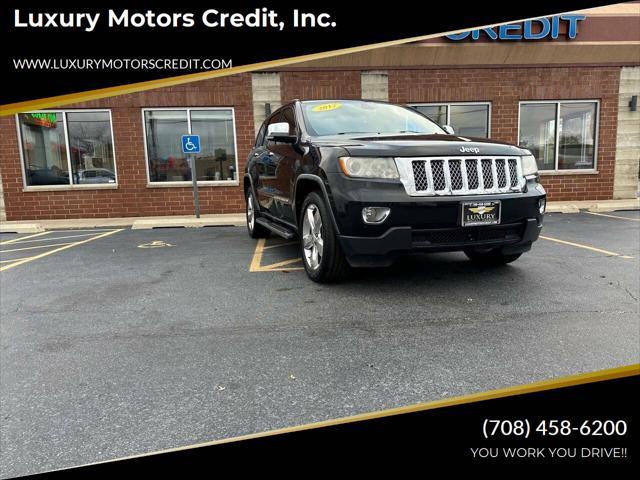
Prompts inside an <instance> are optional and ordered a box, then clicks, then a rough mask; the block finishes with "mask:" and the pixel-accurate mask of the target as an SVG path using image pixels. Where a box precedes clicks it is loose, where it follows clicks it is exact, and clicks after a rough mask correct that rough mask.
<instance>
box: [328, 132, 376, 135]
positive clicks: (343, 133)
mask: <svg viewBox="0 0 640 480" xmlns="http://www.w3.org/2000/svg"><path fill="white" fill-rule="evenodd" d="M350 133H366V134H368V135H374V134H376V135H379V134H380V132H378V133H375V132H338V133H336V134H335V135H348V134H350Z"/></svg>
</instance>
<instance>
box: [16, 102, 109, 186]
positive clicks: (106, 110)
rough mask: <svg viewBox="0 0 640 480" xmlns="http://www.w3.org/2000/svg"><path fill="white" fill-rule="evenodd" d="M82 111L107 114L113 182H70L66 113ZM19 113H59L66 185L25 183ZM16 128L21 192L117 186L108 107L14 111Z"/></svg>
mask: <svg viewBox="0 0 640 480" xmlns="http://www.w3.org/2000/svg"><path fill="white" fill-rule="evenodd" d="M78 112H80V113H82V112H107V113H108V114H109V130H110V131H111V150H112V152H113V173H114V175H115V177H116V181H115V183H83V184H74V183H72V182H73V180H72V177H71V151H70V150H71V149H70V148H69V132H68V130H67V115H66V114H67V113H78ZM21 113H61V114H62V122H63V127H64V141H65V147H66V150H67V169H68V171H69V184H68V185H27V171H26V169H25V165H24V152H23V148H24V145H23V143H22V129H21V128H20V114H21ZM15 119H16V130H17V131H18V146H19V151H20V169H21V171H22V191H23V192H43V191H44V192H46V191H56V190H113V189H117V188H118V162H117V158H118V157H117V155H116V139H115V137H114V135H113V116H112V114H111V110H109V109H108V108H50V109H45V110H28V111H26V112H20V113H16V115H15Z"/></svg>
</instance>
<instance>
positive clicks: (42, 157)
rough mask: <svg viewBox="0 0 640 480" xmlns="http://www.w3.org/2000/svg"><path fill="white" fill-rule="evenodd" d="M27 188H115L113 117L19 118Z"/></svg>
mask: <svg viewBox="0 0 640 480" xmlns="http://www.w3.org/2000/svg"><path fill="white" fill-rule="evenodd" d="M18 125H19V130H20V143H21V146H22V159H23V162H24V173H25V175H24V179H25V185H26V186H43V185H49V186H51V185H70V186H75V185H86V184H115V183H116V168H115V158H114V153H113V134H112V129H111V113H110V112H109V111H98V110H69V111H46V112H28V113H20V114H18Z"/></svg>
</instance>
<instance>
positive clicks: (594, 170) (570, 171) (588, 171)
mask: <svg viewBox="0 0 640 480" xmlns="http://www.w3.org/2000/svg"><path fill="white" fill-rule="evenodd" d="M534 103H537V104H540V103H542V104H548V105H555V107H556V128H555V138H554V141H555V153H554V155H555V159H554V161H555V163H554V166H555V168H554V169H553V170H538V173H539V174H540V175H597V174H598V173H600V172H599V171H598V146H599V135H600V100H598V99H595V98H584V99H580V100H575V99H571V100H520V101H519V102H518V130H517V135H518V139H517V143H518V144H519V143H520V118H521V114H522V105H531V104H534ZM563 103H595V104H596V124H595V130H596V132H595V135H594V137H593V167H591V168H567V169H564V170H562V169H559V168H558V160H559V155H558V153H559V149H560V142H559V141H558V140H559V138H560V130H559V129H558V125H560V105H561V104H563Z"/></svg>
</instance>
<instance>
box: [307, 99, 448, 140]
mask: <svg viewBox="0 0 640 480" xmlns="http://www.w3.org/2000/svg"><path fill="white" fill-rule="evenodd" d="M302 112H303V116H304V121H305V125H306V127H307V130H308V132H309V134H311V135H314V136H315V135H317V136H322V135H338V134H349V133H370V134H378V133H422V134H436V133H438V134H443V133H444V131H443V130H442V129H441V128H440V127H439V126H438V125H436V124H435V123H434V122H432V121H431V120H429V119H428V118H426V117H425V116H423V115H421V114H419V113H417V112H416V111H415V110H412V109H408V108H403V107H400V106H397V105H390V104H387V103H376V102H362V101H357V100H347V101H344V100H343V101H335V102H331V101H311V102H303V103H302Z"/></svg>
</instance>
